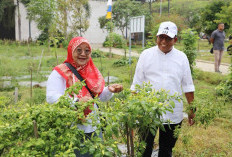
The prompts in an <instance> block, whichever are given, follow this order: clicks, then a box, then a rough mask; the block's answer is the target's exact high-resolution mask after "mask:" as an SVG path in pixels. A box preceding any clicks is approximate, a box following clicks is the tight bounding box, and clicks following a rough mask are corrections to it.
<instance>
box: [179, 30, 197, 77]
mask: <svg viewBox="0 0 232 157" xmlns="http://www.w3.org/2000/svg"><path fill="white" fill-rule="evenodd" d="M181 38H182V39H183V44H184V49H183V51H184V53H185V54H186V56H187V57H188V60H189V65H190V69H191V72H192V74H193V66H194V65H195V60H196V57H197V39H198V36H197V33H196V32H195V31H193V30H192V29H186V30H183V31H182V33H181Z"/></svg>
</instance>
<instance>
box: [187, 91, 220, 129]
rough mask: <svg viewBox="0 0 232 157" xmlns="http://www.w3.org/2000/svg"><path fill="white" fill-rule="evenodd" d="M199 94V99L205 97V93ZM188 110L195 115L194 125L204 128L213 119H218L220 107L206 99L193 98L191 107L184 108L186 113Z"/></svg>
mask: <svg viewBox="0 0 232 157" xmlns="http://www.w3.org/2000/svg"><path fill="white" fill-rule="evenodd" d="M199 94H200V96H199V97H206V96H207V92H200V93H199ZM190 109H192V110H193V111H194V112H195V114H196V117H195V118H194V121H195V123H196V124H199V125H203V126H204V127H205V128H206V127H208V126H209V125H210V124H211V123H212V122H213V121H214V120H215V118H217V117H219V115H220V113H221V109H222V106H220V104H215V103H213V102H212V101H208V100H206V99H199V98H195V100H194V102H193V103H192V105H189V106H187V107H186V113H188V112H189V111H190Z"/></svg>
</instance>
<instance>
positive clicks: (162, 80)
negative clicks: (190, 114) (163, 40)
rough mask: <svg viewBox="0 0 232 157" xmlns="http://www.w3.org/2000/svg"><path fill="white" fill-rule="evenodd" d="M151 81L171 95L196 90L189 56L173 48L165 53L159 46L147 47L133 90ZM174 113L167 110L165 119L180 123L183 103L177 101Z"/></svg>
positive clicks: (132, 86)
mask: <svg viewBox="0 0 232 157" xmlns="http://www.w3.org/2000/svg"><path fill="white" fill-rule="evenodd" d="M143 82H146V83H148V82H150V84H151V85H152V88H154V89H155V90H160V89H165V90H166V91H169V94H170V95H174V94H175V93H176V94H178V95H182V91H183V92H184V93H188V92H193V91H195V87H194V85H193V80H192V76H191V71H190V66H189V61H188V58H187V56H186V55H185V54H184V53H183V52H181V51H179V50H177V49H175V48H173V49H172V50H171V51H170V52H169V53H167V54H165V53H163V52H162V51H161V50H160V49H159V48H158V46H155V47H152V48H149V49H146V50H144V51H143V52H142V54H141V55H140V57H139V60H138V63H137V66H136V70H135V75H134V79H133V83H132V85H131V90H133V91H134V90H135V85H136V84H138V85H142V84H143ZM174 102H175V108H174V109H173V111H174V112H173V113H171V112H167V113H166V114H164V115H163V119H164V120H165V121H166V120H171V121H172V122H173V123H180V122H181V121H182V120H183V103H182V102H178V101H175V100H174Z"/></svg>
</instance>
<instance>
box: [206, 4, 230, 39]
mask: <svg viewBox="0 0 232 157" xmlns="http://www.w3.org/2000/svg"><path fill="white" fill-rule="evenodd" d="M225 5H226V2H225V1H217V0H214V1H212V2H211V3H209V4H208V5H207V6H206V7H205V8H204V10H203V12H202V14H201V23H202V24H201V25H202V26H203V29H202V30H203V32H205V33H206V34H208V35H210V34H211V33H212V32H213V31H214V30H215V29H217V25H218V24H217V23H216V22H215V21H216V20H220V19H218V17H217V16H216V14H217V13H220V12H221V11H222V7H223V6H225Z"/></svg>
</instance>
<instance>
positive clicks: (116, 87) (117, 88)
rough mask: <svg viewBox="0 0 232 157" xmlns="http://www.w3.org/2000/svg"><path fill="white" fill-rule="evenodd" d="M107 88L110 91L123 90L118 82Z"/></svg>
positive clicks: (117, 91)
mask: <svg viewBox="0 0 232 157" xmlns="http://www.w3.org/2000/svg"><path fill="white" fill-rule="evenodd" d="M108 89H109V91H110V92H112V93H119V92H121V91H122V90H123V86H122V85H120V84H112V85H109V86H108Z"/></svg>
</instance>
